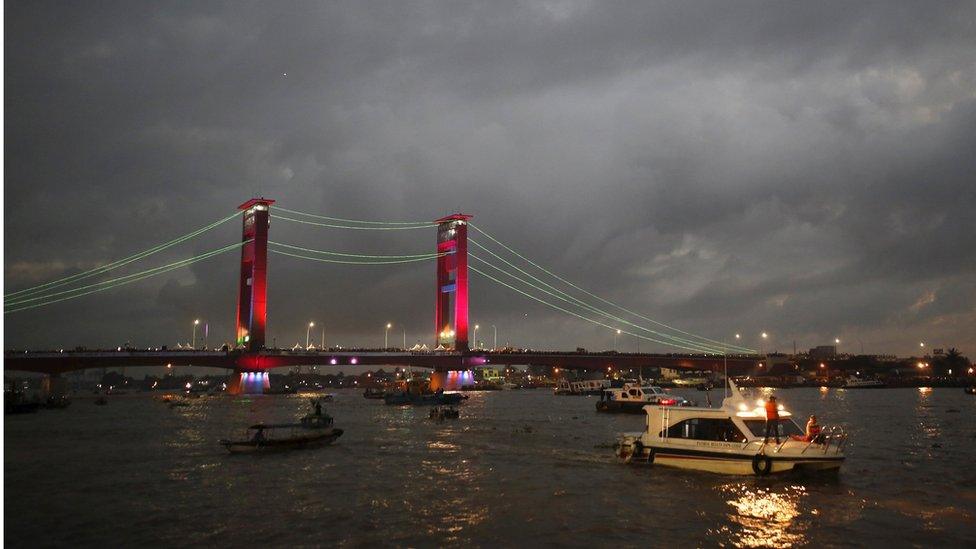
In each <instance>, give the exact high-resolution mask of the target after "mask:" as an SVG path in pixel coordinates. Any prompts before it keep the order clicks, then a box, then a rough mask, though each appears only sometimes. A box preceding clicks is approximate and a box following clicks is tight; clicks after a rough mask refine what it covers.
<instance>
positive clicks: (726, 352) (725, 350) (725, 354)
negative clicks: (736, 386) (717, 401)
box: [722, 344, 729, 398]
mask: <svg viewBox="0 0 976 549" xmlns="http://www.w3.org/2000/svg"><path fill="white" fill-rule="evenodd" d="M727 347H728V344H725V345H723V346H722V362H724V363H725V383H723V384H722V385H723V387H722V390H723V391H724V395H725V398H728V397H729V350H728V348H727Z"/></svg>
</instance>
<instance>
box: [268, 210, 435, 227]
mask: <svg viewBox="0 0 976 549" xmlns="http://www.w3.org/2000/svg"><path fill="white" fill-rule="evenodd" d="M271 217H272V218H274V219H281V220H283V221H291V222H293V223H303V224H305V225H314V226H316V227H331V228H333V229H353V230H356V231H407V230H410V229H427V228H430V227H436V226H437V224H436V223H428V224H426V225H413V226H410V227H356V226H353V225H336V224H334V223H319V222H317V221H307V220H304V219H295V218H293V217H286V216H283V215H276V214H271Z"/></svg>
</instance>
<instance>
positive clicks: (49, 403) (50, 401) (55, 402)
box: [44, 395, 71, 410]
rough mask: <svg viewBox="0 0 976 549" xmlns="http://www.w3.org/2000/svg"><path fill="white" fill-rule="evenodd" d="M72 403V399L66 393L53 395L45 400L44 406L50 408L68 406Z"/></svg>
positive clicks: (55, 408)
mask: <svg viewBox="0 0 976 549" xmlns="http://www.w3.org/2000/svg"><path fill="white" fill-rule="evenodd" d="M70 405H71V399H70V398H68V397H67V396H65V395H51V396H49V397H47V400H46V401H45V402H44V407H45V408H47V409H48V410H57V409H61V408H67V407H68V406H70Z"/></svg>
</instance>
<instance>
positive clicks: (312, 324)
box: [305, 322, 315, 351]
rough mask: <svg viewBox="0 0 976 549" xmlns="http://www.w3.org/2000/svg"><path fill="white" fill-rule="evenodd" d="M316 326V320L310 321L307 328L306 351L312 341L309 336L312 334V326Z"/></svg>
mask: <svg viewBox="0 0 976 549" xmlns="http://www.w3.org/2000/svg"><path fill="white" fill-rule="evenodd" d="M314 327H315V323H314V322H309V323H308V329H307V330H305V350H306V351H307V350H308V347H309V345H311V343H310V342H309V338H310V337H311V336H312V328H314Z"/></svg>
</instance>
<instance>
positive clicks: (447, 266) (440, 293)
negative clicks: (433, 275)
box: [434, 213, 471, 351]
mask: <svg viewBox="0 0 976 549" xmlns="http://www.w3.org/2000/svg"><path fill="white" fill-rule="evenodd" d="M469 219H471V216H470V215H465V214H461V213H457V214H454V215H449V216H447V217H442V218H441V219H438V220H437V221H436V222H435V223H437V253H439V254H443V255H441V256H440V257H438V258H437V294H436V297H435V305H434V341H435V342H436V345H443V346H444V347H446V348H448V349H453V350H456V351H467V350H468V220H469Z"/></svg>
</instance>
